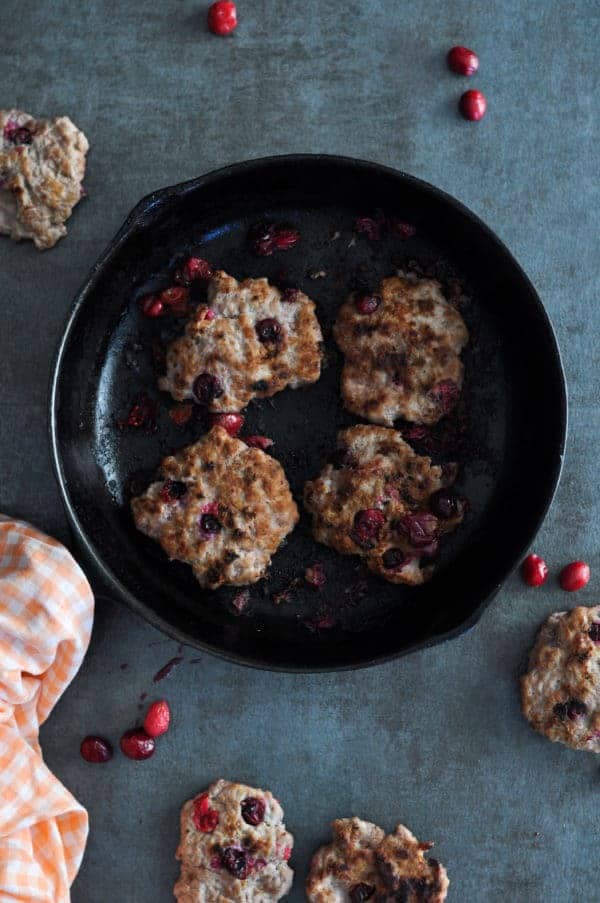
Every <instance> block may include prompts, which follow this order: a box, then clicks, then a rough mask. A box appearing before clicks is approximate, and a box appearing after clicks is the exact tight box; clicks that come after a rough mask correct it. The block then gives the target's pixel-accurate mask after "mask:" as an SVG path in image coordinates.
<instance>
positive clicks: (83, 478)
mask: <svg viewBox="0 0 600 903" xmlns="http://www.w3.org/2000/svg"><path fill="white" fill-rule="evenodd" d="M378 211H379V213H378ZM381 212H382V213H383V215H386V216H389V217H392V216H393V217H397V218H399V219H400V220H402V221H407V222H410V223H412V224H414V225H415V226H416V230H417V231H416V235H415V236H414V237H412V238H409V239H407V240H405V241H403V240H401V239H400V238H399V237H398V236H396V235H395V234H389V233H386V234H385V235H384V236H383V237H382V238H381V239H380V240H375V241H372V240H369V239H367V238H366V237H364V236H360V235H359V236H356V235H355V232H354V224H355V220H356V218H357V217H361V216H365V215H375V216H377V215H381ZM265 218H267V219H271V220H274V221H276V222H285V223H289V224H293V225H295V226H297V227H298V228H299V229H300V232H301V235H302V238H301V241H300V243H299V244H298V245H297V246H296V248H294V249H293V250H291V251H287V252H285V253H277V254H274V255H273V256H272V257H257V256H255V255H254V253H253V252H252V249H251V247H250V245H249V243H248V241H247V233H248V229H249V228H250V227H251V226H252V225H253V224H255V223H256V222H257V221H259V220H262V219H265ZM190 252H194V253H196V254H198V255H200V256H202V257H206V258H208V259H209V260H210V261H211V262H212V263H213V264H216V265H218V266H219V267H222V268H224V269H226V270H227V271H229V272H230V273H232V274H233V275H235V276H237V277H239V278H242V277H245V276H259V275H265V276H268V277H269V278H271V279H272V280H273V281H275V282H278V283H280V284H287V285H296V286H300V287H302V288H303V289H304V290H305V291H306V292H307V293H308V294H310V295H311V296H312V297H313V298H314V300H315V301H316V303H317V312H318V316H319V318H320V321H321V324H322V326H323V331H324V334H325V342H326V367H325V368H324V372H323V375H322V378H321V380H320V381H319V382H318V383H317V384H316V385H314V386H311V387H309V388H306V389H302V390H296V391H292V390H286V391H285V392H282V393H280V394H279V395H276V396H275V397H274V398H273V399H272V400H266V401H265V400H263V401H260V402H258V403H252V404H251V405H250V406H249V408H248V410H247V430H246V431H247V432H248V433H262V434H266V435H268V436H270V437H272V438H273V439H274V440H275V445H274V447H273V453H274V455H275V457H276V458H277V459H278V460H279V461H280V462H281V463H282V465H283V466H284V468H285V471H286V473H287V476H288V479H289V481H290V484H291V487H292V490H293V492H294V494H295V496H296V499H297V500H298V502H299V506H300V507H301V498H302V487H303V485H304V482H305V480H306V479H308V478H309V477H313V476H314V475H315V474H317V473H318V471H319V470H320V468H321V466H322V464H323V463H324V461H325V460H326V459H327V458H328V456H329V454H330V453H331V451H332V449H333V448H334V447H335V436H336V433H337V431H338V429H340V428H342V427H344V426H347V425H350V424H351V423H353V422H356V419H355V418H353V417H351V416H350V415H348V414H347V413H345V412H344V411H343V409H342V406H341V404H340V401H339V392H338V386H339V375H340V363H341V362H340V356H339V354H338V352H337V351H336V349H335V345H334V342H333V341H332V338H331V326H332V323H333V321H334V318H335V312H336V309H337V307H338V305H339V304H340V302H341V301H342V299H344V298H345V296H346V294H347V292H348V291H349V290H350V289H352V288H355V287H357V286H364V287H369V286H371V287H375V286H376V285H377V284H378V280H379V279H380V277H382V276H384V275H389V274H391V273H392V272H393V271H394V270H395V269H397V268H398V267H404V268H407V269H417V271H419V269H420V270H422V271H423V272H425V273H427V274H432V275H435V276H437V277H438V278H439V279H441V280H442V281H443V282H444V284H445V285H446V287H447V288H449V289H450V290H451V291H454V292H455V294H457V295H458V294H463V295H464V297H463V301H462V305H463V306H462V310H463V315H464V317H465V319H466V321H467V324H468V326H469V330H470V333H471V343H470V346H469V349H468V351H467V353H466V355H465V363H466V368H467V381H466V385H465V390H464V393H463V402H462V405H461V408H460V409H459V411H458V413H457V414H455V415H454V416H453V418H451V419H450V420H449V421H448V422H447V423H442V424H441V427H440V429H439V430H437V431H436V432H435V434H434V436H433V437H426V439H425V440H424V442H423V441H421V442H420V443H419V442H418V441H417V442H414V444H415V447H416V448H417V450H418V451H426V450H428V449H432V451H433V457H434V458H436V459H437V460H440V461H449V460H452V459H458V460H460V462H461V474H460V477H459V481H458V486H459V488H460V491H461V492H462V493H464V494H465V495H466V496H467V497H468V498H469V500H470V503H471V509H470V512H469V515H468V517H467V520H466V522H465V524H464V525H463V527H462V528H461V529H460V530H459V531H458V532H457V533H456V534H454V536H452V537H451V538H450V539H448V540H447V541H445V542H444V544H443V551H442V554H441V556H440V560H439V565H438V568H437V571H436V574H435V576H434V578H433V579H432V580H431V581H430V583H428V584H426V585H425V586H423V587H419V588H416V589H415V588H412V589H410V588H405V587H397V586H394V585H392V584H388V583H386V582H384V581H383V580H380V579H379V578H376V577H375V576H373V575H368V574H367V573H365V571H364V569H363V568H362V566H361V565H360V563H359V561H358V559H354V558H349V557H342V556H339V555H337V554H336V553H334V552H333V551H330V550H329V549H327V548H325V547H324V546H319V545H318V544H317V543H315V542H314V540H313V539H312V537H311V534H310V528H309V522H308V517H307V515H306V513H303V514H302V518H301V522H300V524H299V526H298V527H297V529H296V530H295V532H294V533H293V534H292V536H291V537H290V538H289V540H288V541H287V543H286V545H285V546H284V547H282V548H281V549H280V551H279V552H278V553H277V554H276V556H275V558H274V562H273V566H272V569H271V573H270V577H269V579H268V580H263V581H261V582H260V583H258V584H256V585H255V586H254V587H252V588H251V589H250V602H249V604H248V606H247V608H246V609H245V610H244V611H243V613H242V614H238V613H237V612H236V609H235V608H234V606H233V604H232V600H233V598H234V595H235V592H236V591H235V590H233V589H231V588H227V589H221V590H219V591H217V592H208V591H205V590H202V589H201V588H200V587H199V586H198V584H197V583H196V582H195V581H194V580H193V578H192V576H191V572H190V571H189V569H188V568H187V567H186V566H184V565H183V564H180V563H177V562H173V563H169V562H168V561H167V559H166V556H165V555H164V554H163V553H162V551H161V549H160V548H159V547H158V546H157V545H156V544H155V543H153V542H152V541H151V540H149V539H147V538H145V537H144V536H142V535H141V534H139V533H138V532H137V531H136V530H135V528H134V526H133V523H132V519H131V516H130V512H129V506H128V500H129V498H130V497H131V495H132V494H133V493H135V492H136V491H139V490H140V489H141V488H143V487H145V485H146V484H147V482H149V481H150V479H151V478H152V476H153V474H154V473H155V471H156V468H157V466H158V464H159V462H160V460H161V459H162V458H163V457H164V456H165V454H167V453H169V452H170V451H172V450H174V449H176V448H180V447H181V446H183V445H186V444H189V443H190V442H192V441H193V440H194V439H195V438H197V437H198V436H199V435H201V433H202V432H203V431H204V429H205V424H204V423H203V422H202V419H201V418H197V417H194V418H193V419H192V421H190V423H189V424H188V425H187V426H186V427H185V428H183V429H181V428H178V427H177V426H175V424H173V422H172V421H171V419H170V418H169V416H168V414H167V411H168V408H169V406H170V399H169V398H168V397H167V396H166V395H162V396H161V395H160V393H158V391H157V389H156V374H155V372H154V370H153V364H152V354H151V350H150V346H151V345H152V341H153V339H162V340H163V341H164V339H166V338H169V336H170V335H173V334H174V333H176V332H178V331H179V330H181V321H178V320H171V321H167V320H166V319H159V320H148V319H146V318H144V317H142V316H141V315H140V313H139V311H138V307H137V304H136V299H137V298H138V297H139V296H140V295H141V294H143V293H144V292H145V291H148V289H149V288H154V287H159V286H166V285H167V284H169V281H170V280H169V273H170V272H172V269H173V265H174V262H175V261H176V259H177V258H178V257H179V256H181V255H184V254H189V253H190ZM323 273H325V275H322V274H323ZM315 277H317V278H315ZM453 280H459V282H458V283H457V282H455V281H453ZM457 285H458V287H457ZM465 298H466V300H465ZM141 391H145V392H146V393H147V394H148V395H149V396H150V397H151V398H152V399H157V400H159V401H160V414H159V419H158V429H157V431H156V432H154V433H152V434H146V433H145V432H144V431H143V430H133V429H125V430H120V429H119V428H118V427H117V421H118V420H119V419H120V418H122V417H124V416H125V415H126V413H127V411H128V409H129V407H130V405H131V403H132V400H133V399H134V398H135V397H136V396H137V395H138V393H139V392H141ZM566 420H567V406H566V393H565V382H564V376H563V371H562V367H561V361H560V356H559V351H558V348H557V345H556V340H555V337H554V334H553V331H552V327H551V325H550V323H549V321H548V318H547V316H546V314H545V312H544V309H543V307H542V304H541V302H540V300H539V298H538V295H537V294H536V292H535V290H534V288H533V286H532V285H531V283H530V282H529V280H528V279H527V277H526V276H525V274H524V273H523V271H522V270H521V269H520V267H519V265H518V264H517V263H516V262H515V260H514V259H513V257H511V255H510V253H509V252H508V250H507V249H506V248H505V247H504V245H503V244H502V243H501V242H500V241H499V240H498V238H496V236H495V235H494V234H493V233H492V232H490V230H489V229H488V228H487V227H486V226H485V225H484V224H483V223H482V222H481V221H480V220H478V219H477V218H476V217H475V216H474V215H473V214H472V213H470V212H469V211H468V210H467V209H466V208H465V207H463V206H462V205H461V204H459V203H458V202H457V201H455V200H454V199H453V198H451V197H449V196H448V195H446V194H444V193H443V192H441V191H439V190H437V189H436V188H433V187H432V186H431V185H428V184H426V183H425V182H421V181H419V180H418V179H415V178H413V177H412V176H409V175H406V174H403V173H400V172H396V171H394V170H392V169H387V168H385V167H383V166H379V165H377V164H373V163H367V162H362V161H358V160H353V159H347V158H342V157H330V156H288V157H273V158H269V159H264V160H254V161H250V162H247V163H242V164H239V165H236V166H230V167H227V168H226V169H222V170H219V171H218V172H214V173H211V174H209V175H206V176H202V177H201V178H199V179H194V180H192V181H190V182H185V183H183V184H181V185H176V186H174V187H173V188H165V189H163V190H162V191H157V192H155V193H154V194H151V195H149V196H148V197H146V198H144V199H143V200H142V201H141V202H140V203H139V204H138V205H137V207H136V208H135V209H134V210H133V212H132V213H131V215H130V216H129V218H128V219H127V221H126V222H125V224H124V226H123V227H122V228H121V230H120V231H119V233H118V235H117V236H116V238H115V239H114V240H113V241H112V242H111V244H110V246H109V247H108V249H107V250H106V251H105V252H104V254H103V255H102V256H101V257H100V259H99V260H98V262H97V263H96V264H95V266H94V267H93V269H92V271H91V273H90V275H89V278H88V279H87V281H86V282H85V284H84V286H83V287H82V289H81V290H80V292H79V293H78V295H77V297H76V299H75V303H74V306H73V310H72V312H71V314H70V317H69V319H68V322H67V325H66V329H65V333H64V336H63V338H62V340H61V343H60V347H59V350H58V356H57V359H56V365H55V369H54V374H53V379H52V387H51V412H50V422H51V426H50V429H51V442H52V450H53V457H54V466H55V469H56V475H57V478H58V481H59V484H60V488H61V491H62V497H63V501H64V504H65V506H66V509H67V512H68V515H69V518H70V521H71V525H72V527H73V530H74V532H75V535H76V537H77V540H78V541H79V542H80V543H81V544H82V545H83V547H84V550H85V551H86V552H87V553H89V555H90V556H91V558H92V560H93V562H94V563H95V564H96V565H97V566H98V568H99V569H100V571H101V573H102V575H103V577H104V578H105V580H106V581H107V582H108V584H109V585H110V587H111V588H112V590H113V591H114V592H115V593H116V594H117V595H118V596H119V597H120V598H122V599H123V600H124V601H125V602H127V604H128V605H130V606H131V607H132V608H133V609H134V610H135V611H137V612H139V613H140V614H142V615H144V616H145V617H146V618H147V619H148V620H149V621H150V622H151V623H152V624H154V625H155V626H156V627H158V628H160V629H161V630H164V631H165V632H166V633H168V634H169V635H171V636H173V637H175V638H177V639H178V640H181V641H182V642H185V643H188V644H190V645H192V646H196V647H197V648H199V649H203V650H207V651H210V652H213V653H217V654H219V655H222V656H224V657H226V658H229V659H233V660H235V661H238V662H243V663H246V664H251V665H256V666H260V667H264V668H272V669H284V670H296V671H309V670H327V669H341V668H349V667H357V666H361V665H368V664H372V663H375V662H381V661H385V660H386V659H389V658H392V657H394V656H398V655H400V654H404V653H406V652H409V651H410V650H413V649H416V648H419V647H422V646H426V645H430V644H433V643H436V642H439V641H440V640H443V639H447V638H450V637H455V636H457V635H459V634H460V633H462V632H463V631H465V630H466V629H467V628H469V627H471V626H472V625H473V624H475V622H476V621H477V620H478V618H479V617H480V615H481V613H482V611H483V610H484V608H485V606H486V605H487V603H488V602H489V601H490V600H491V598H492V597H493V595H494V594H495V592H496V591H497V590H498V588H499V587H500V585H501V583H502V581H503V580H504V579H505V578H506V576H507V575H508V574H509V573H510V571H511V570H512V569H513V568H514V567H515V565H516V563H517V562H518V561H519V560H520V558H521V557H522V555H523V554H524V552H525V550H526V549H527V547H528V546H529V544H530V543H531V541H532V539H533V537H534V536H535V533H536V531H537V530H538V528H539V526H540V524H541V522H542V519H543V517H544V515H545V513H546V510H547V508H548V505H549V503H550V501H551V499H552V495H553V493H554V490H555V488H556V485H557V481H558V478H559V474H560V469H561V463H562V455H563V449H564V443H565V433H566ZM316 561H319V562H321V563H323V565H324V567H325V571H326V573H327V577H328V580H327V583H326V585H325V586H324V587H323V588H322V589H321V590H316V589H314V588H311V587H309V586H308V585H306V584H305V583H304V582H303V581H302V580H299V581H298V578H299V577H300V578H301V576H302V575H303V573H304V570H305V568H306V566H307V565H309V564H312V563H314V562H316ZM282 592H283V594H284V595H283V601H281V597H280V596H278V594H279V593H282ZM274 597H275V599H277V598H279V599H280V601H279V604H276V602H275V601H274Z"/></svg>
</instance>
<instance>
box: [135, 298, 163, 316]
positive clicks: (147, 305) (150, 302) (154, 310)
mask: <svg viewBox="0 0 600 903" xmlns="http://www.w3.org/2000/svg"><path fill="white" fill-rule="evenodd" d="M139 307H140V310H141V312H142V313H143V314H144V316H145V317H151V318H154V317H160V316H161V315H162V314H163V313H164V312H165V306H164V304H163V303H162V301H161V300H160V298H159V297H158V296H157V295H144V297H143V298H140V301H139Z"/></svg>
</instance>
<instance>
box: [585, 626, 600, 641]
mask: <svg viewBox="0 0 600 903" xmlns="http://www.w3.org/2000/svg"><path fill="white" fill-rule="evenodd" d="M588 633H589V635H590V639H591V640H593V641H594V643H600V623H598V621H594V623H593V624H592V625H591V627H590V629H589V630H588Z"/></svg>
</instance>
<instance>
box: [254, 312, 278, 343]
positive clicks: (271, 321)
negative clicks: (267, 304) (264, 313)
mask: <svg viewBox="0 0 600 903" xmlns="http://www.w3.org/2000/svg"><path fill="white" fill-rule="evenodd" d="M256 334H257V336H258V338H259V341H261V342H263V343H264V344H265V345H267V344H269V343H272V342H279V341H281V323H280V322H279V320H276V319H275V318H274V317H267V318H266V319H265V320H259V321H258V323H257V324H256Z"/></svg>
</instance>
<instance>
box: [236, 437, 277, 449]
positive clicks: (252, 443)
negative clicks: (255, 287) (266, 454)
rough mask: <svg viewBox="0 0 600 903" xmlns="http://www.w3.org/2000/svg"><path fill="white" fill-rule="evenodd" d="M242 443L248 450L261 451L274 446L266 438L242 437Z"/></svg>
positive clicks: (270, 440) (271, 441)
mask: <svg viewBox="0 0 600 903" xmlns="http://www.w3.org/2000/svg"><path fill="white" fill-rule="evenodd" d="M242 442H245V443H246V445H247V446H248V448H260V449H262V451H266V450H267V448H270V447H271V446H272V445H274V444H275V443H274V442H273V440H272V439H269V437H268V436H242Z"/></svg>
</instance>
